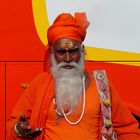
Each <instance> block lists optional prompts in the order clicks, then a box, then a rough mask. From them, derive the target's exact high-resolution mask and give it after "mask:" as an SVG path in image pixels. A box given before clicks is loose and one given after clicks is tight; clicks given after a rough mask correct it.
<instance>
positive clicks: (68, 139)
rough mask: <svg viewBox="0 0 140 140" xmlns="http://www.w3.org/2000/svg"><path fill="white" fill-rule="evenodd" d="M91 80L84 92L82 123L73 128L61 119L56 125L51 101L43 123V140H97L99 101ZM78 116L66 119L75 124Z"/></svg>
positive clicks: (93, 82) (70, 116)
mask: <svg viewBox="0 0 140 140" xmlns="http://www.w3.org/2000/svg"><path fill="white" fill-rule="evenodd" d="M91 79H92V81H91V84H90V86H89V87H88V89H87V91H86V96H87V98H86V108H85V114H84V116H83V119H82V121H81V122H80V123H78V124H77V125H74V126H73V125H70V124H68V123H67V122H66V120H65V119H64V118H62V119H61V122H60V123H57V122H56V112H55V110H54V103H53V101H52V102H51V104H50V107H49V112H48V117H47V121H46V123H45V133H44V140H99V121H100V116H99V114H100V100H99V95H98V92H97V90H96V85H95V81H94V80H93V78H91ZM79 116H80V113H79V115H77V116H76V117H75V118H73V116H72V115H69V116H68V118H69V119H70V120H71V121H73V122H75V121H76V119H78V118H79Z"/></svg>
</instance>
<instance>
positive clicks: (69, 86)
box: [51, 54, 84, 114]
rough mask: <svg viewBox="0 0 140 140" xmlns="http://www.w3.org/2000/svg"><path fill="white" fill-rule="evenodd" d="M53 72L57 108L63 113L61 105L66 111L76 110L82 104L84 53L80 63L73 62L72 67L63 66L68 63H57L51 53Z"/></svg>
mask: <svg viewBox="0 0 140 140" xmlns="http://www.w3.org/2000/svg"><path fill="white" fill-rule="evenodd" d="M51 63H52V67H51V72H52V74H53V76H54V79H55V103H56V109H57V111H58V112H59V113H61V114H62V110H61V107H62V108H63V110H64V112H65V113H68V112H70V111H72V112H75V111H76V109H77V107H78V106H79V105H80V104H81V98H82V77H83V74H84V60H83V54H82V55H81V59H80V61H79V63H78V64H77V63H75V62H71V63H69V65H72V66H73V68H72V69H65V68H63V66H64V65H66V64H67V63H65V62H62V63H60V64H57V62H56V60H55V58H54V55H53V54H52V55H51Z"/></svg>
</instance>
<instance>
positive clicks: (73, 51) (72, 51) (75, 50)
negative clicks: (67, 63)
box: [69, 48, 79, 53]
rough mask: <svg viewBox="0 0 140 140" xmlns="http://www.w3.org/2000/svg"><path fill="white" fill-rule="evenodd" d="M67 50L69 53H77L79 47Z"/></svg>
mask: <svg viewBox="0 0 140 140" xmlns="http://www.w3.org/2000/svg"><path fill="white" fill-rule="evenodd" d="M69 52H70V53H77V52H79V48H75V49H70V50H69Z"/></svg>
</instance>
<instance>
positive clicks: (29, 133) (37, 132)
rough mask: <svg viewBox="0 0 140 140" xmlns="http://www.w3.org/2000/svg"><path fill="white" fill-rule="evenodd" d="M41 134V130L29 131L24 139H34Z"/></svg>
mask: <svg viewBox="0 0 140 140" xmlns="http://www.w3.org/2000/svg"><path fill="white" fill-rule="evenodd" d="M41 132H42V128H36V129H31V130H30V131H29V132H27V133H26V137H30V138H34V137H36V136H38V135H39V134H40V133H41Z"/></svg>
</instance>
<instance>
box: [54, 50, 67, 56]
mask: <svg viewBox="0 0 140 140" xmlns="http://www.w3.org/2000/svg"><path fill="white" fill-rule="evenodd" d="M56 52H57V53H58V54H59V55H63V54H65V53H66V51H65V50H56Z"/></svg>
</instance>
